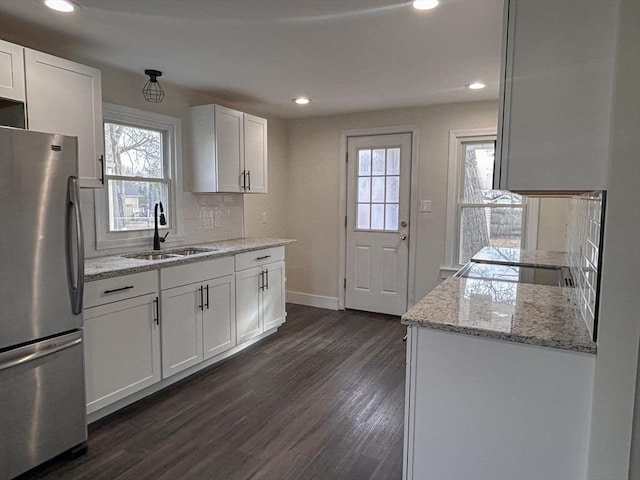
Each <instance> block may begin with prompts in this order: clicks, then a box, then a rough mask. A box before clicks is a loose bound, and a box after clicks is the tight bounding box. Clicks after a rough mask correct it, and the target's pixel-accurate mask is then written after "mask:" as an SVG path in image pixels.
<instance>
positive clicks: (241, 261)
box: [236, 247, 284, 271]
mask: <svg viewBox="0 0 640 480" xmlns="http://www.w3.org/2000/svg"><path fill="white" fill-rule="evenodd" d="M280 260H284V247H271V248H263V249H262V250H253V251H251V252H245V253H239V254H237V255H236V271H238V270H246V269H247V268H253V267H259V266H260V265H266V264H267V263H272V262H279V261H280Z"/></svg>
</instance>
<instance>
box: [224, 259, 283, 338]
mask: <svg viewBox="0 0 640 480" xmlns="http://www.w3.org/2000/svg"><path fill="white" fill-rule="evenodd" d="M258 253H260V252H258ZM237 263H238V260H237V259H236V264H237ZM284 286H285V275H284V262H282V261H278V262H274V263H267V264H265V265H263V266H260V267H254V268H250V269H247V270H242V271H239V272H237V273H236V305H237V329H238V343H242V342H245V341H247V340H250V339H251V338H253V337H255V336H257V335H260V334H261V333H263V332H265V331H267V330H270V329H272V328H275V327H277V326H279V325H281V324H283V323H284V321H285V298H284V295H285V287H284Z"/></svg>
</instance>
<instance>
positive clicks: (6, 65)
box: [0, 40, 25, 102]
mask: <svg viewBox="0 0 640 480" xmlns="http://www.w3.org/2000/svg"><path fill="white" fill-rule="evenodd" d="M23 51H24V48H23V47H21V46H20V45H14V44H13V43H9V42H5V41H4V40H0V97H3V98H8V99H10V100H16V101H18V102H24V100H25V98H24V56H23V55H24V54H23Z"/></svg>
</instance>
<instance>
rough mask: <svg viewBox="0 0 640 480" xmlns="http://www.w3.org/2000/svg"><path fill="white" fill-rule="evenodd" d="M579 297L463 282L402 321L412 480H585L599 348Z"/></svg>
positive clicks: (407, 475)
mask: <svg viewBox="0 0 640 480" xmlns="http://www.w3.org/2000/svg"><path fill="white" fill-rule="evenodd" d="M525 257H526V255H525ZM539 257H540V255H539ZM573 298H574V297H573V295H572V293H571V291H570V290H569V289H568V288H565V287H560V286H557V287H556V286H547V285H534V284H525V283H518V282H508V281H497V280H491V279H478V278H460V277H455V276H454V277H451V278H449V279H447V280H446V281H444V282H443V283H442V284H440V285H439V286H438V287H437V288H436V289H434V290H433V291H432V292H431V293H429V294H428V295H427V296H426V297H424V298H423V299H422V300H420V302H418V303H417V304H416V305H415V306H414V307H413V308H411V310H409V311H408V312H407V313H406V314H405V315H403V317H402V322H403V323H404V324H406V325H408V342H407V376H406V378H407V380H406V381H407V388H406V398H405V402H406V407H405V455H404V479H405V480H409V479H416V480H418V479H430V478H433V479H438V480H464V479H468V480H511V479H515V478H517V479H519V480H539V479H554V480H555V479H562V480H564V479H571V480H578V479H584V478H586V468H587V454H588V441H589V431H590V414H591V392H592V388H593V376H594V369H595V355H594V354H595V352H596V346H595V344H594V342H592V341H591V337H590V334H589V331H588V330H587V327H586V324H585V322H584V320H583V319H582V318H581V316H580V312H579V309H578V308H576V306H575V303H574V302H573V301H572V299H573Z"/></svg>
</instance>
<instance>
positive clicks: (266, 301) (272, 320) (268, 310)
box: [262, 262, 285, 331]
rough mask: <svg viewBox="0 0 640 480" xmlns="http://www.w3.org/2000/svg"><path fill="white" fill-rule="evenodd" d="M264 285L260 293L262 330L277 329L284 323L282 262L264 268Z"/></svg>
mask: <svg viewBox="0 0 640 480" xmlns="http://www.w3.org/2000/svg"><path fill="white" fill-rule="evenodd" d="M265 271H266V285H265V288H264V290H263V292H262V309H263V312H264V313H263V315H264V329H265V331H266V330H269V329H270V328H274V327H277V326H278V325H281V324H283V323H284V321H285V298H284V294H285V275H284V262H278V263H272V264H269V265H267V266H266V267H265Z"/></svg>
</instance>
